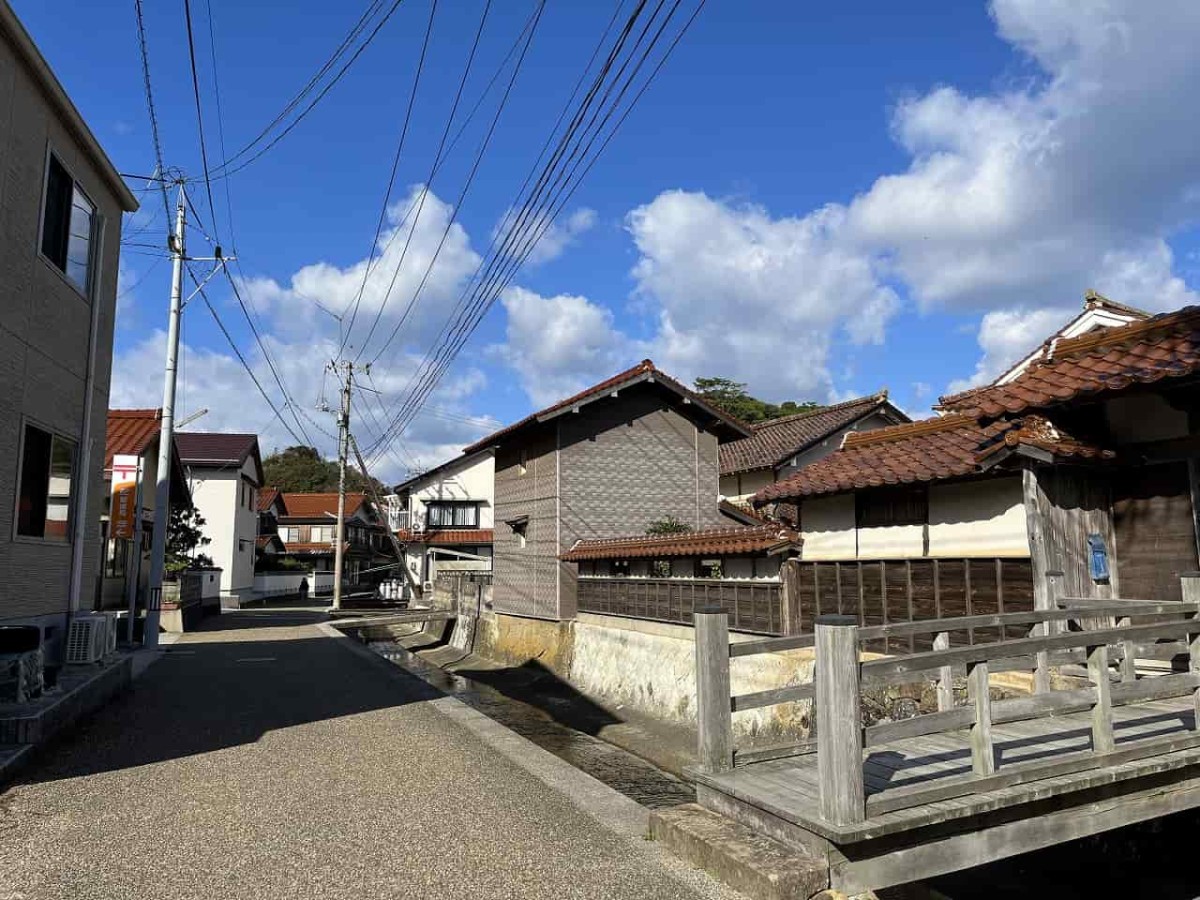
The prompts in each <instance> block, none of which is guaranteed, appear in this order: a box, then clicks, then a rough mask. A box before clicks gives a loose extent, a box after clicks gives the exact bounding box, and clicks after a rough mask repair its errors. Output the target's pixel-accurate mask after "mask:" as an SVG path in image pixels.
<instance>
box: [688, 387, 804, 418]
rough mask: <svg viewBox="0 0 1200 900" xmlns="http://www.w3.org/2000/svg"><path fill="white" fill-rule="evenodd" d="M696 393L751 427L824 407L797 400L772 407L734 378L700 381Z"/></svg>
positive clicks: (771, 404)
mask: <svg viewBox="0 0 1200 900" xmlns="http://www.w3.org/2000/svg"><path fill="white" fill-rule="evenodd" d="M696 393H697V394H699V395H700V396H701V397H703V398H704V399H705V400H707V401H708V402H709V403H711V404H712V405H713V406H719V407H720V408H721V409H723V410H725V412H727V413H729V414H730V415H731V416H733V417H734V418H735V419H741V420H742V421H743V422H747V423H750V424H753V423H755V422H764V421H766V420H767V419H777V418H779V417H780V416H791V415H795V414H796V413H801V412H808V411H810V410H814V409H820V408H821V407H820V404H817V403H813V402H811V401H808V400H806V401H804V402H802V403H797V402H795V401H794V400H785V401H784V402H783V403H779V404H775V403H768V402H767V401H765V400H759V399H758V398H756V397H751V396H750V395H749V394H748V393H747V392H746V385H745V384H743V383H742V382H740V381H734V380H733V379H731V378H720V377H713V378H697V379H696Z"/></svg>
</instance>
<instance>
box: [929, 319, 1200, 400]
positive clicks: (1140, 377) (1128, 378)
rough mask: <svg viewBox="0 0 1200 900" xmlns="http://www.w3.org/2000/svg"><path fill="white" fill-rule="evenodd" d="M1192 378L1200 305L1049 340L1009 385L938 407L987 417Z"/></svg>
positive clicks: (1199, 365)
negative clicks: (1166, 381)
mask: <svg viewBox="0 0 1200 900" xmlns="http://www.w3.org/2000/svg"><path fill="white" fill-rule="evenodd" d="M1196 375H1200V306H1192V307H1187V308H1185V309H1181V310H1178V311H1177V312H1173V313H1164V314H1163V315H1158V316H1152V317H1150V318H1148V319H1145V320H1142V321H1137V322H1132V323H1130V324H1128V325H1124V326H1120V327H1116V328H1106V329H1101V330H1099V331H1094V332H1089V333H1087V334H1084V335H1081V336H1079V337H1075V338H1069V339H1065V340H1059V341H1053V342H1051V343H1050V344H1049V345H1047V346H1046V347H1045V348H1044V349H1043V351H1042V352H1041V354H1040V356H1039V357H1038V359H1037V360H1035V361H1034V362H1033V363H1032V364H1031V365H1030V366H1029V367H1028V368H1027V369H1025V371H1023V372H1022V373H1021V374H1020V375H1019V376H1017V377H1016V378H1015V379H1013V380H1012V381H1010V382H1008V383H1006V384H995V385H991V386H989V387H984V388H976V389H975V390H973V391H967V392H964V393H962V394H955V395H953V396H950V397H943V398H942V399H941V404H942V406H943V407H944V408H947V409H953V410H955V411H957V412H960V413H962V414H964V415H968V416H972V417H975V418H984V419H989V418H996V417H999V416H1003V415H1014V414H1018V413H1022V412H1024V411H1025V410H1028V409H1049V408H1051V407H1055V406H1059V405H1061V404H1064V403H1068V402H1071V401H1075V400H1079V399H1087V398H1089V397H1091V396H1099V395H1102V394H1109V393H1113V392H1117V391H1122V390H1125V389H1127V388H1129V387H1133V386H1136V385H1139V384H1152V383H1155V382H1159V381H1162V380H1165V379H1181V378H1188V377H1194V376H1196Z"/></svg>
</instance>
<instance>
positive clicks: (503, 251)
mask: <svg viewBox="0 0 1200 900" xmlns="http://www.w3.org/2000/svg"><path fill="white" fill-rule="evenodd" d="M662 5H663V3H662V2H660V3H659V6H658V8H657V9H656V10H655V13H654V14H653V15H652V16H651V19H650V21H649V22H648V23H647V24H646V26H645V27H644V28H643V29H642V35H641V36H640V37H639V38H638V40H637V43H635V45H634V51H632V52H633V53H637V48H638V47H640V45H641V43H642V40H643V39H644V37H645V35H646V34H647V32H648V30H649V28H650V26H651V25H652V24H653V22H654V19H655V18H656V17H657V13H658V9H661V7H662ZM644 6H645V3H644V2H642V3H640V4H639V6H638V7H637V9H635V10H634V12H633V14H632V15H631V16H630V20H629V21H628V22H627V23H626V26H625V29H624V31H623V34H622V38H621V40H619V41H618V45H617V47H615V48H614V52H613V53H610V54H609V59H608V61H606V64H605V66H604V67H603V68H602V70H601V73H600V75H599V76H598V77H597V80H596V82H595V83H594V84H593V87H592V88H591V89H590V90H589V92H588V97H587V98H585V101H584V105H583V107H582V108H581V110H580V111H579V112H578V113H577V114H576V117H575V119H574V121H573V123H572V126H571V127H569V128H568V133H567V135H564V140H567V139H569V137H570V136H571V135H572V134H573V133H574V132H575V131H576V130H577V124H578V123H579V122H581V121H582V118H583V117H584V116H585V115H586V111H587V108H588V106H589V105H590V103H591V100H592V99H594V97H595V96H596V94H597V93H598V92H599V90H600V85H601V83H602V79H603V77H604V76H605V75H606V74H607V72H608V71H609V70H610V69H611V67H612V65H613V62H614V61H615V59H616V58H617V54H618V53H619V49H620V47H621V46H622V44H623V42H624V40H625V39H626V38H627V36H628V35H629V33H630V32H631V29H632V26H633V22H634V21H635V20H636V18H637V17H638V15H639V14H640V11H641V9H642V7H644ZM679 6H680V0H676V2H675V4H674V6H673V7H672V8H671V11H670V12H669V14H668V16H667V18H666V19H665V20H664V21H663V23H662V24H661V25H660V26H659V28H658V30H657V31H656V32H655V34H654V36H653V38H652V39H651V41H650V44H649V45H648V46H647V47H646V49H645V50H644V51H642V52H641V56H640V59H639V60H638V62H637V64H636V65H635V66H634V69H633V71H632V73H631V74H630V75H629V77H628V79H627V80H626V81H625V83H624V85H623V86H622V87H621V89H620V91H619V92H618V94H617V96H616V99H615V100H614V101H612V103H611V104H609V105H608V108H607V112H605V113H604V115H603V118H602V119H601V120H600V124H599V126H598V128H597V129H596V130H595V132H594V133H593V134H592V137H591V139H590V140H587V143H586V145H584V144H583V141H584V138H582V137H581V138H580V141H579V142H578V143H577V144H576V148H575V150H573V151H572V152H571V154H570V156H569V157H568V158H567V164H568V165H570V163H571V162H572V161H573V160H574V159H576V158H577V157H578V159H579V162H577V163H576V164H575V165H574V166H572V167H571V169H570V171H569V172H568V174H567V175H566V179H565V181H564V180H562V178H563V176H562V172H561V171H560V172H559V174H558V176H556V177H555V178H554V179H553V180H552V181H550V182H549V183H550V184H551V185H552V186H553V185H555V184H559V183H560V182H561V186H560V187H559V188H558V189H557V191H554V192H553V193H552V194H551V196H550V199H549V201H548V204H549V205H546V204H543V205H542V206H541V207H540V208H539V209H538V210H537V212H536V213H535V214H534V215H533V216H531V217H530V216H528V215H526V218H527V219H528V222H529V223H531V224H529V225H525V226H523V227H522V230H521V231H520V233H519V234H518V229H517V226H516V225H514V226H513V227H512V228H510V229H509V232H508V233H507V234H506V235H505V240H504V242H503V243H502V245H501V247H500V248H499V250H498V251H497V253H496V254H495V255H493V256H492V257H491V258H490V259H489V262H488V268H489V269H493V270H494V271H493V274H492V276H491V277H490V278H488V276H487V275H486V274H485V279H486V280H485V281H483V282H479V283H478V284H477V286H476V288H475V289H474V291H473V293H472V295H471V296H470V298H468V297H467V295H464V298H463V300H465V301H468V302H467V303H466V305H465V306H463V303H462V301H460V306H463V308H462V310H461V311H460V313H459V317H458V319H457V320H456V321H455V324H454V325H453V326H452V327H451V330H450V333H449V334H448V335H447V336H446V338H445V339H443V340H442V341H441V344H440V345H439V346H438V347H436V348H431V350H430V352H429V353H427V354H426V359H425V361H424V362H423V363H422V365H421V367H420V368H419V370H418V372H417V373H416V374H415V375H414V376H413V378H412V379H411V380H410V384H411V387H410V389H409V392H408V396H407V402H406V403H405V404H403V405H402V407H401V410H400V412H399V413H398V414H397V416H396V417H395V418H394V419H393V423H392V426H391V429H390V431H389V435H390V436H389V439H388V440H389V441H390V440H391V439H392V438H393V437H394V436H396V435H398V434H399V433H400V432H402V431H403V429H404V428H405V427H407V424H408V423H409V422H410V421H411V420H412V418H413V416H414V415H415V413H416V412H417V411H418V410H419V409H420V407H421V405H422V404H423V403H424V402H425V398H426V397H427V396H428V395H429V393H430V392H431V391H432V389H433V387H434V386H435V385H436V384H437V383H438V382H439V381H440V380H441V378H442V376H443V375H444V373H445V371H446V369H447V368H448V367H449V365H450V363H451V362H452V361H453V359H454V358H455V357H456V356H457V354H458V352H459V351H460V350H461V348H462V346H463V344H464V343H465V341H466V339H467V338H468V337H469V336H470V334H471V333H472V332H473V331H474V329H475V328H476V327H477V326H478V323H479V321H480V320H481V319H482V316H483V315H484V314H486V312H487V310H488V309H489V308H490V307H491V305H492V304H493V303H494V302H495V300H496V298H497V297H498V296H499V295H500V293H502V292H503V290H504V288H505V287H506V286H507V285H508V283H510V282H511V280H512V278H513V277H514V276H515V274H516V272H517V271H518V270H519V268H520V266H521V265H522V264H523V263H524V261H525V259H527V258H528V255H529V253H530V252H532V250H533V248H534V247H535V246H536V244H537V242H538V241H539V240H540V239H541V237H542V236H543V235H544V234H545V231H546V229H547V228H549V227H550V225H551V224H552V223H553V221H554V218H555V217H556V216H557V215H558V214H559V213H560V212H561V210H562V208H563V206H565V204H566V203H567V202H569V200H570V198H571V196H572V195H573V194H574V192H575V190H577V189H578V187H579V185H580V183H581V182H582V179H583V178H584V177H585V176H586V175H587V173H588V172H589V171H590V170H591V168H592V166H594V164H595V162H596V160H597V159H599V156H600V155H601V154H602V153H603V152H604V150H605V149H606V148H607V146H608V144H609V143H610V142H611V140H612V138H613V137H614V136H615V134H616V132H617V130H619V128H620V127H621V125H622V124H623V123H624V121H625V120H626V119H627V118H628V116H629V114H630V112H632V110H633V108H634V107H635V106H636V104H637V102H638V101H639V100H640V98H641V97H642V95H643V94H644V93H645V91H646V90H647V88H648V87H649V85H650V83H651V82H652V81H653V80H654V78H655V77H656V76H657V74H658V72H659V71H660V70H661V68H662V66H663V65H664V64H665V62H666V60H667V59H668V58H669V57H670V55H671V53H672V52H673V51H674V49H675V48H676V46H678V44H679V41H680V40H681V39H682V37H683V35H684V34H686V33H687V31H688V30H689V29H690V27H691V25H692V24H693V23H694V21H695V19H696V17H697V16H698V15H699V13H700V11H701V9H702V8H703V6H704V0H700V2H699V4H698V5H697V7H696V8H695V10H694V11H693V12H692V14H691V16H690V17H689V18H688V19H687V21H686V22H685V23H684V25H683V26H682V28H681V29H680V30H679V31H678V32H677V33H676V35H675V36H674V38H673V40H672V41H671V42H670V43H669V45H668V46H667V48H666V50H665V52H664V53H663V54H662V55H661V56H660V58H659V60H658V62H657V64H656V65H655V66H654V67H653V69H652V70H651V72H650V74H649V76H648V77H647V78H646V79H645V80H644V81H643V83H642V84H641V86H640V87H639V89H638V90H637V91H636V92H635V94H634V96H633V99H632V100H631V101H630V102H629V104H628V105H627V106H626V108H625V110H624V112H623V113H622V114H621V115H620V116H619V117H618V119H617V121H616V123H615V125H613V127H612V129H611V130H610V131H609V132H608V134H607V135H606V136H605V138H604V140H603V141H602V143H601V145H600V147H599V149H598V150H597V151H596V152H595V154H594V155H592V156H591V158H590V159H587V157H588V153H589V152H590V150H591V148H592V146H593V145H594V143H595V141H596V139H597V138H598V136H599V135H600V134H601V133H602V132H603V130H604V128H605V126H606V125H607V123H608V122H609V121H610V119H611V118H612V116H613V114H614V113H615V112H616V110H617V109H618V108H619V106H620V103H621V101H622V99H623V98H624V96H625V94H626V92H627V91H628V89H629V88H630V86H631V85H632V84H633V82H634V80H635V79H636V78H637V75H638V73H639V72H640V70H641V68H642V66H643V65H644V64H645V62H646V61H647V60H648V59H649V57H650V55H651V54H652V53H653V50H654V47H655V46H656V45H657V43H658V41H659V40H660V38H661V37H662V35H663V33H664V31H665V29H666V27H667V25H668V24H669V22H670V21H671V18H672V17H673V16H674V15H675V13H676V11H677V10H678V8H679ZM632 58H633V57H632V55H631V56H630V57H628V58H627V59H626V62H625V63H624V64H623V65H622V66H621V69H620V71H619V72H618V76H617V79H616V80H615V81H614V82H613V83H612V84H610V85H609V87H608V89H607V90H605V91H604V100H607V98H608V97H609V96H610V95H611V92H612V90H613V87H614V86H615V84H616V83H617V81H619V80H620V77H621V74H622V73H623V72H624V71H625V70H626V69H627V68H628V65H629V62H630V60H631V59H632ZM603 105H604V101H602V106H603ZM597 115H599V110H597V112H596V113H594V114H593V115H592V118H591V119H590V120H589V123H588V126H587V127H586V128H585V129H584V136H585V137H586V134H587V132H588V130H590V129H591V126H592V124H593V123H594V122H595V121H596V119H597ZM565 146H566V144H565V143H563V142H562V141H560V148H559V150H558V151H556V153H555V156H554V157H553V158H552V160H551V162H550V163H549V164H548V165H547V167H546V168H545V169H544V170H543V174H542V176H541V177H540V178H539V188H538V189H535V191H536V193H538V194H540V193H541V190H540V186H541V185H544V184H545V183H547V179H548V176H549V174H550V172H551V171H552V170H553V167H554V166H555V165H556V162H557V160H560V159H562V157H563V153H564V152H565ZM581 147H582V153H580V148H581ZM585 160H586V164H585V163H584V161H585ZM572 181H573V183H572ZM528 206H529V201H528V200H527V201H526V205H525V207H523V210H524V211H525V212H526V214H527V213H528V209H526V207H528ZM514 237H515V245H516V246H518V247H519V249H518V250H517V252H516V253H515V254H509V253H508V252H507V248H508V247H509V246H510V245H513V244H514ZM506 255H507V256H509V263H510V264H509V265H508V266H507V267H505V266H503V265H500V266H499V267H498V268H497V263H498V262H502V261H503V260H502V257H504V256H506ZM480 268H481V269H482V268H483V263H482V262H481V265H480ZM477 274H478V272H477ZM476 282H477V279H475V278H473V279H472V283H476ZM483 287H486V290H481V288H483ZM444 331H445V330H444ZM386 446H387V443H386V442H383V443H379V444H376V445H375V447H373V448H372V450H373V452H375V451H379V450H381V449H385V448H386Z"/></svg>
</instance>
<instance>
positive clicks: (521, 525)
mask: <svg viewBox="0 0 1200 900" xmlns="http://www.w3.org/2000/svg"><path fill="white" fill-rule="evenodd" d="M505 524H507V525H508V527H509V528H511V529H512V533H513V538H514V539H515V541H516V544H517V547H518V548H521V547H524V546H525V539H526V535H527V534H528V532H529V517H528V516H521V518H519V519H513V520H511V521H510V522H507V523H505Z"/></svg>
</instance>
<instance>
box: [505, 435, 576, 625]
mask: <svg viewBox="0 0 1200 900" xmlns="http://www.w3.org/2000/svg"><path fill="white" fill-rule="evenodd" d="M521 516H528V519H529V521H528V524H527V525H526V536H525V543H524V546H521V544H520V541H518V540H517V536H516V535H515V534H514V533H513V530H512V528H511V527H510V526H509V525H507V524H505V523H506V522H509V521H512V520H514V519H516V518H518V517H521ZM558 547H559V543H558V450H557V428H556V427H555V426H550V427H549V428H546V429H544V430H543V431H542V432H541V433H540V434H537V435H532V436H530V437H529V438H527V439H525V440H523V441H522V442H521V443H520V445H519V446H518V445H517V444H516V443H515V442H513V443H509V444H506V445H504V446H502V447H500V449H499V450H498V451H497V453H496V531H495V539H494V542H493V545H492V548H493V555H494V556H493V564H492V565H493V569H492V571H493V572H494V574H495V591H494V603H495V607H496V610H497V611H498V612H505V613H512V614H514V615H525V616H540V617H542V618H553V619H558V618H569V617H570V616H572V615H574V613H575V610H574V607H573V606H572V607H571V608H569V609H568V608H564V607H563V606H562V605H561V604H560V602H559V584H558V576H559V569H560V567H561V566H562V565H563V564H561V563H559V561H558V553H559V550H558Z"/></svg>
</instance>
